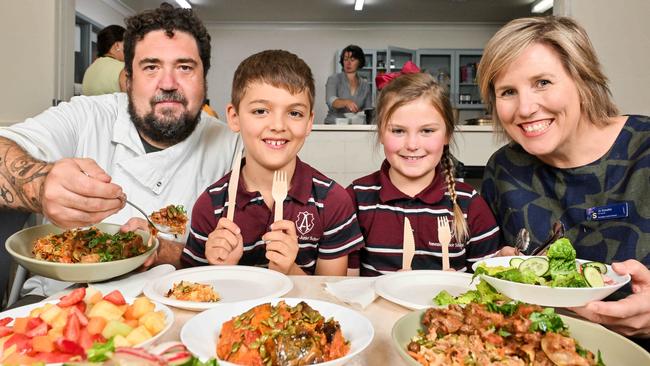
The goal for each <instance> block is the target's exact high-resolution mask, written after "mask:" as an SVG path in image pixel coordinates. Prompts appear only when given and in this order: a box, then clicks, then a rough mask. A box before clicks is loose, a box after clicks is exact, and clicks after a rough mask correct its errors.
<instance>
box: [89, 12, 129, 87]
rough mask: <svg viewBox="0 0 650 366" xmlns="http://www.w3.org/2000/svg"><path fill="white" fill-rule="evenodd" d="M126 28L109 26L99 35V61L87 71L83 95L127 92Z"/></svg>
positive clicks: (96, 60)
mask: <svg viewBox="0 0 650 366" xmlns="http://www.w3.org/2000/svg"><path fill="white" fill-rule="evenodd" d="M123 40H124V27H121V26H119V25H109V26H108V27H106V28H104V29H102V30H101V31H100V32H99V33H98V34H97V59H95V61H94V62H93V63H92V65H90V66H89V67H88V69H86V73H85V74H84V79H83V84H82V86H81V88H82V89H81V90H82V94H83V95H100V94H110V93H117V92H120V91H125V90H126V74H125V73H124V42H123Z"/></svg>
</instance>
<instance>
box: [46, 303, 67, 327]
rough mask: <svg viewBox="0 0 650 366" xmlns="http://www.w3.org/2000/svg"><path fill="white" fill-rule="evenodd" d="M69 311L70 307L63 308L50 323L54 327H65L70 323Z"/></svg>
mask: <svg viewBox="0 0 650 366" xmlns="http://www.w3.org/2000/svg"><path fill="white" fill-rule="evenodd" d="M68 313H70V308H69V307H68V308H62V309H61V311H60V312H59V315H57V317H56V318H54V320H52V323H51V324H50V325H51V326H52V328H64V327H65V325H66V324H68Z"/></svg>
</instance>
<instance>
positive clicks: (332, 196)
mask: <svg viewBox="0 0 650 366" xmlns="http://www.w3.org/2000/svg"><path fill="white" fill-rule="evenodd" d="M323 229H324V230H323V237H322V238H321V241H320V243H319V246H318V257H319V258H323V259H334V258H339V257H342V256H344V255H348V254H349V253H351V252H354V251H356V250H358V249H360V248H361V247H363V245H364V242H363V236H362V235H361V229H359V223H358V222H357V214H356V210H355V207H354V205H353V204H352V200H351V199H350V196H349V195H348V193H347V192H346V191H345V189H343V187H341V186H340V185H338V184H336V183H333V184H332V187H331V189H330V190H329V191H328V193H327V197H325V199H324V211H323Z"/></svg>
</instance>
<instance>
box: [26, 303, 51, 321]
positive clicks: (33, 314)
mask: <svg viewBox="0 0 650 366" xmlns="http://www.w3.org/2000/svg"><path fill="white" fill-rule="evenodd" d="M52 306H54V304H52V303H49V302H48V303H46V304H44V305H43V306H39V307H37V308H34V309H32V311H30V312H29V316H30V317H32V318H38V317H39V316H40V315H41V313H43V312H44V311H45V310H47V309H49V308H51V307H52Z"/></svg>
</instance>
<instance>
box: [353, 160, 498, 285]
mask: <svg viewBox="0 0 650 366" xmlns="http://www.w3.org/2000/svg"><path fill="white" fill-rule="evenodd" d="M389 168H390V164H389V163H388V161H386V160H384V163H383V164H382V166H381V169H380V170H379V171H377V172H375V173H373V174H370V175H368V176H365V177H363V178H359V179H357V180H355V181H354V182H352V184H351V185H350V186H349V187H348V188H347V190H348V193H349V194H350V196H351V197H352V200H353V201H354V204H355V206H356V207H357V217H358V220H359V225H360V226H361V232H362V233H363V236H364V240H365V242H366V245H365V247H364V248H362V249H361V250H360V251H358V252H355V253H352V254H351V255H350V259H349V263H350V267H351V268H360V272H361V275H363V276H377V275H380V274H384V273H389V272H393V271H397V270H399V269H401V268H402V252H403V251H402V246H403V243H402V242H403V234H404V217H408V218H409V221H410V222H411V226H412V228H413V232H414V236H415V256H414V257H413V262H412V265H411V266H412V268H413V269H442V247H441V245H440V243H439V241H438V224H437V218H438V217H441V216H446V217H447V218H448V219H449V221H450V223H451V222H453V219H454V216H453V209H452V204H451V200H450V198H449V194H448V192H447V184H446V182H445V177H444V174H443V171H442V170H441V168H440V166H438V167H437V168H436V175H435V177H434V178H433V181H432V182H431V184H430V185H429V186H428V187H426V188H425V189H424V190H423V191H422V192H420V193H418V194H417V195H416V196H415V197H410V196H408V195H406V194H404V193H402V192H401V191H400V190H399V189H398V188H397V187H395V185H394V184H393V183H392V182H391V181H390V178H389V176H388V169H389ZM456 193H457V196H458V203H459V205H460V207H461V210H462V211H463V213H464V214H465V216H466V219H467V225H468V227H469V239H468V240H467V242H466V243H458V242H457V241H456V238H455V237H453V238H452V240H451V243H450V244H449V257H450V258H449V261H450V265H451V267H452V268H454V269H456V270H459V271H466V270H468V269H471V265H472V264H473V262H475V261H477V260H479V259H481V258H485V257H489V256H493V255H495V254H496V252H497V251H498V250H499V248H500V244H499V227H498V226H497V224H496V221H495V219H494V216H493V215H492V211H490V209H489V207H488V205H487V203H486V202H485V201H484V200H483V198H482V197H481V196H480V195H479V194H478V193H477V192H476V190H475V189H474V188H472V187H471V186H470V185H468V184H466V183H463V182H456Z"/></svg>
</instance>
